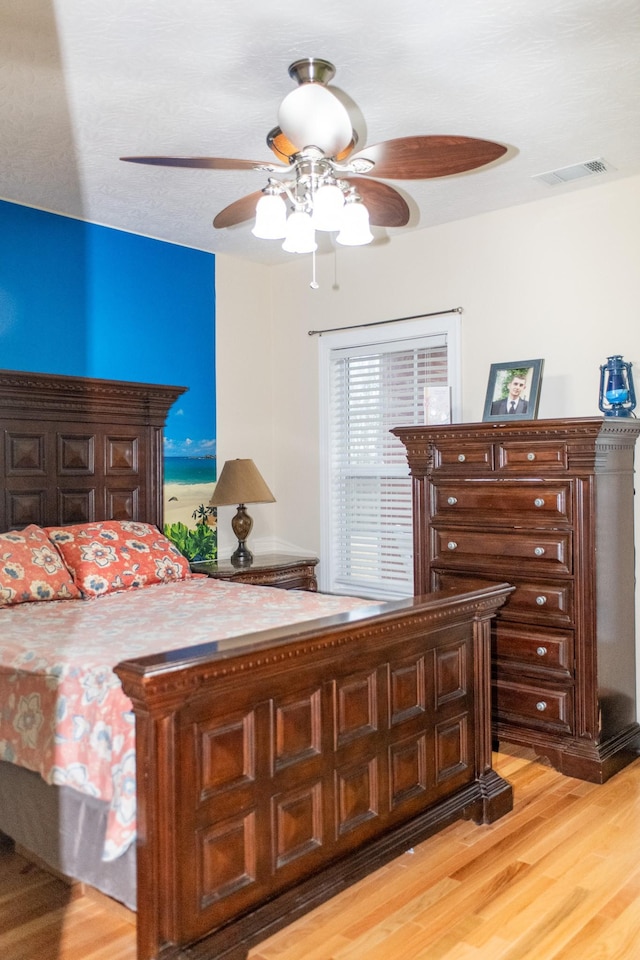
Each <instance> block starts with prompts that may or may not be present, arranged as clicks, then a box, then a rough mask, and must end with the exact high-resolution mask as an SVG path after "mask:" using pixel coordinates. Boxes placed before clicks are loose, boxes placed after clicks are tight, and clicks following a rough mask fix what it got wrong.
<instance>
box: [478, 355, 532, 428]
mask: <svg viewBox="0 0 640 960" xmlns="http://www.w3.org/2000/svg"><path fill="white" fill-rule="evenodd" d="M543 366H544V360H510V361H509V362H508V363H492V364H491V369H490V371H489V383H488V384H487V396H486V399H485V402H484V414H483V416H482V419H483V420H510V419H511V417H515V418H517V419H518V420H532V419H535V417H537V416H538V403H539V401H540V383H541V380H542V368H543Z"/></svg>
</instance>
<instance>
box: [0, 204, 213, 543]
mask: <svg viewBox="0 0 640 960" xmlns="http://www.w3.org/2000/svg"><path fill="white" fill-rule="evenodd" d="M34 277H35V278H37V282H34ZM215 309H216V307H215V257H214V255H213V254H211V253H205V252H204V251H202V250H192V249H190V248H187V247H181V246H176V245H174V244H171V243H165V242H163V241H160V240H153V239H151V238H149V237H142V236H138V235H136V234H131V233H125V232H122V231H120V230H114V229H112V228H109V227H102V226H98V225H97V224H91V223H86V222H83V221H80V220H74V219H71V218H68V217H62V216H59V215H58V214H52V213H47V212H45V211H42V210H35V209H33V208H31V207H22V206H20V205H18V204H13V203H8V202H6V201H2V200H0V360H1V362H0V366H1V367H3V368H5V369H14V370H32V371H34V372H39V373H61V374H67V375H71V376H74V375H76V376H85V377H103V378H106V379H113V380H133V381H136V382H140V383H165V384H172V385H175V386H183V387H186V391H185V393H184V394H182V396H181V397H180V398H179V399H178V400H177V401H176V403H175V404H174V405H173V407H172V408H171V410H170V412H169V416H168V418H167V424H166V430H165V438H166V440H165V449H164V453H165V477H164V480H165V484H164V510H165V523H166V525H167V526H169V527H170V528H171V529H172V530H174V532H175V530H177V531H178V532H179V533H182V541H181V542H183V543H184V547H185V551H186V555H189V553H190V552H191V551H192V550H193V549H194V548H195V547H198V549H199V550H202V549H206V550H208V551H211V549H212V547H213V548H215V515H214V513H213V511H212V510H211V508H209V500H210V499H211V494H212V492H213V488H214V484H215V480H216V441H215V433H216V396H215ZM43 331H49V332H51V331H56V335H55V336H54V335H51V336H44V335H43ZM58 333H59V334H60V335H57V334H58ZM203 521H204V522H203ZM182 527H184V531H186V532H184V531H182ZM172 538H173V537H172ZM176 542H178V543H179V545H180V542H179V541H178V540H176ZM181 549H182V547H181ZM208 555H209V556H210V555H211V554H210V553H209V554H208Z"/></svg>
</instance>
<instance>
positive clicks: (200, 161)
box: [120, 157, 286, 170]
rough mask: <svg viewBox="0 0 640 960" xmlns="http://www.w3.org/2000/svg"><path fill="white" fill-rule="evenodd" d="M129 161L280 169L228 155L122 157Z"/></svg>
mask: <svg viewBox="0 0 640 960" xmlns="http://www.w3.org/2000/svg"><path fill="white" fill-rule="evenodd" d="M120 159H121V160H126V161H127V162H128V163H151V164H154V165H155V166H158V167H200V168H202V169H205V170H280V169H286V167H285V168H283V167H281V166H280V165H279V164H273V163H271V162H270V161H268V160H231V159H229V158H227V157H120Z"/></svg>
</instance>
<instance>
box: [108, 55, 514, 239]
mask: <svg viewBox="0 0 640 960" xmlns="http://www.w3.org/2000/svg"><path fill="white" fill-rule="evenodd" d="M289 75H290V76H291V77H292V79H294V80H296V82H297V84H298V86H297V88H296V89H295V90H293V91H291V92H290V93H289V94H288V95H287V96H286V97H285V98H284V100H283V101H282V103H281V104H280V107H279V110H278V126H277V127H274V128H273V129H272V130H271V131H270V132H269V133H268V134H267V145H268V146H269V148H270V149H271V151H272V152H273V153H274V154H275V156H276V157H277V159H278V161H280V162H279V163H275V164H274V163H273V162H265V161H262V160H233V159H228V158H226V157H161V156H153V157H121V158H120V159H121V160H126V161H129V162H132V163H147V164H155V165H160V166H170V167H199V168H205V169H210V170H248V169H250V170H257V171H260V172H263V173H265V174H268V175H269V176H268V183H267V185H266V186H265V187H264V188H263V189H261V190H258V191H256V192H254V193H250V194H248V195H247V196H245V197H242V198H240V199H239V200H235V201H234V202H233V203H231V204H229V206H227V207H225V208H224V209H223V210H221V211H220V213H218V214H217V216H216V217H215V219H214V221H213V226H214V227H216V228H218V229H220V228H225V227H231V226H234V225H235V224H238V223H242V222H244V221H246V220H250V219H251V218H252V217H254V216H255V217H256V224H255V226H254V228H253V233H254V234H255V235H256V236H258V237H261V238H264V239H282V238H284V243H283V247H284V249H285V250H290V251H293V252H297V253H307V252H310V251H312V250H315V249H316V244H315V239H314V234H315V230H316V229H321V230H322V229H324V230H329V231H339V232H338V234H337V237H336V239H337V240H338V241H340V242H342V243H346V244H353V245H359V244H361V243H367V242H369V241H370V240H372V239H373V236H372V234H371V233H370V231H369V223H371V224H373V225H375V226H381V227H402V226H405V225H406V224H407V223H408V221H409V207H408V205H407V203H406V201H405V199H404V197H403V196H402V194H401V193H399V192H398V191H397V190H396V189H394V187H392V186H390V185H389V184H386V183H383V182H381V181H383V180H426V179H431V178H434V177H445V176H451V175H453V174H457V173H463V172H465V171H468V170H475V169H477V168H478V167H482V166H484V165H485V164H488V163H491V162H492V161H494V160H497V159H498V158H499V157H501V156H503V154H504V153H506V149H507V148H506V147H505V146H503V145H502V144H499V143H493V142H491V141H489V140H478V139H476V138H474V137H460V136H439V135H432V136H414V137H400V138H398V139H395V140H386V141H383V142H382V143H378V144H375V145H373V146H370V147H367V148H366V149H364V150H361V151H358V152H355V153H354V150H355V148H356V144H357V141H358V137H357V134H356V132H355V130H353V128H352V124H351V120H350V117H349V113H348V111H347V109H346V107H345V106H344V104H343V103H342V102H341V100H340V99H339V98H338V97H337V96H336V95H335V94H334V93H332V91H331V90H330V89H329V87H328V83H329V81H330V80H331V79H332V78H333V76H334V75H335V68H334V66H333V64H331V63H329V61H328V60H322V59H319V58H307V59H302V60H297V61H296V62H295V63H292V64H291V66H290V67H289ZM374 177H375V178H376V179H374ZM285 198H286V199H285ZM287 205H288V206H289V209H290V216H289V217H288V220H287V212H288V211H287ZM296 229H297V232H296Z"/></svg>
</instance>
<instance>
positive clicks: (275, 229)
mask: <svg viewBox="0 0 640 960" xmlns="http://www.w3.org/2000/svg"><path fill="white" fill-rule="evenodd" d="M286 232H287V206H286V204H285V202H284V200H283V199H282V197H276V196H274V195H273V194H268V193H265V195H264V196H263V197H260V199H259V200H258V203H257V205H256V222H255V224H254V226H253V229H252V230H251V233H252V234H253V235H254V237H259V238H260V239H261V240H282V238H283V237H284V236H285V235H286Z"/></svg>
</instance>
